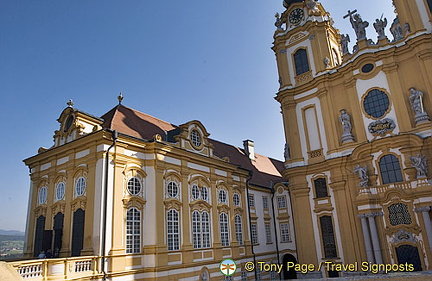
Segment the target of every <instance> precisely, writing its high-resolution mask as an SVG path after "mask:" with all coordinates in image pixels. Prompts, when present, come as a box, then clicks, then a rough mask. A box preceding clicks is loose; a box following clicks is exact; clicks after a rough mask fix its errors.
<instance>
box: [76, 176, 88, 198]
mask: <svg viewBox="0 0 432 281" xmlns="http://www.w3.org/2000/svg"><path fill="white" fill-rule="evenodd" d="M85 189H86V179H85V178H84V177H79V178H78V179H77V180H76V182H75V194H76V196H82V195H84V192H85Z"/></svg>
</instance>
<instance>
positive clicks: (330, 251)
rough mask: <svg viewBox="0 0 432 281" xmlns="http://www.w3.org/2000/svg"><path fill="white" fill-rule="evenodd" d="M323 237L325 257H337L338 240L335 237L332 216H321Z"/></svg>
mask: <svg viewBox="0 0 432 281" xmlns="http://www.w3.org/2000/svg"><path fill="white" fill-rule="evenodd" d="M320 224H321V237H322V242H323V246H324V257H325V258H336V257H337V252H336V242H335V238H334V231H333V222H332V218H331V217H330V216H322V217H320Z"/></svg>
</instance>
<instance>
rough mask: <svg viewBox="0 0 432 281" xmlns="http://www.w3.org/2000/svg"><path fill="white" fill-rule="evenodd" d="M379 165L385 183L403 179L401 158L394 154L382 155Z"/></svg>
mask: <svg viewBox="0 0 432 281" xmlns="http://www.w3.org/2000/svg"><path fill="white" fill-rule="evenodd" d="M379 166H380V172H381V179H382V183H383V184H387V183H392V182H401V181H403V178H402V172H401V168H400V165H399V160H398V159H397V158H396V156H394V155H393V154H388V155H384V156H383V157H381V159H380V161H379Z"/></svg>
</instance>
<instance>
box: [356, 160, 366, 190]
mask: <svg viewBox="0 0 432 281" xmlns="http://www.w3.org/2000/svg"><path fill="white" fill-rule="evenodd" d="M354 173H356V174H357V175H358V176H359V178H360V183H359V187H368V182H369V175H368V172H367V168H366V166H360V165H356V166H355V167H354Z"/></svg>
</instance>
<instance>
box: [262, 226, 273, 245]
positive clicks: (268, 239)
mask: <svg viewBox="0 0 432 281" xmlns="http://www.w3.org/2000/svg"><path fill="white" fill-rule="evenodd" d="M264 226H265V232H266V243H267V244H270V243H272V236H271V228H270V224H269V223H266V224H265V225H264Z"/></svg>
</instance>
